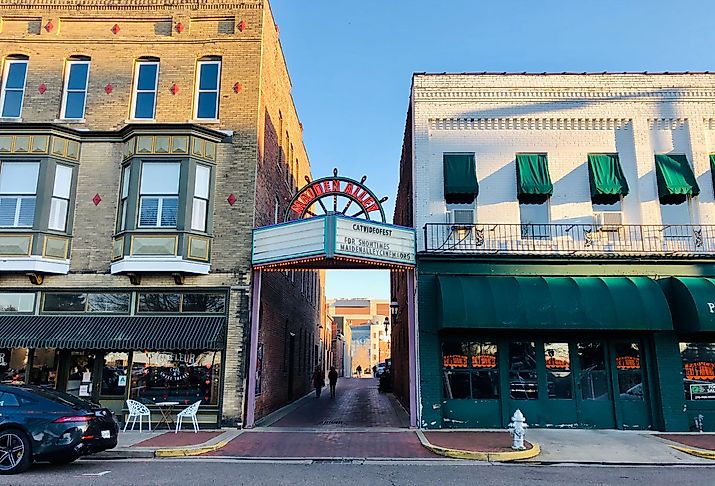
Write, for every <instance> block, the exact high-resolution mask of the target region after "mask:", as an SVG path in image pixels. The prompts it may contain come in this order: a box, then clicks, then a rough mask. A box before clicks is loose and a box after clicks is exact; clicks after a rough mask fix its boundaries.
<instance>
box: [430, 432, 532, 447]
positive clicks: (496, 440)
mask: <svg viewBox="0 0 715 486" xmlns="http://www.w3.org/2000/svg"><path fill="white" fill-rule="evenodd" d="M423 433H424V436H425V438H426V439H427V440H428V441H429V442H430V444H432V445H434V446H438V447H444V448H447V449H458V450H461V451H470V452H511V451H512V448H511V444H512V440H511V435H510V434H509V432H477V431H475V432H428V431H424V432H423ZM524 445H525V446H526V448H527V449H531V447H532V446H531V444H529V443H528V442H526V441H524Z"/></svg>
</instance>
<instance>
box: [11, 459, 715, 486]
mask: <svg viewBox="0 0 715 486" xmlns="http://www.w3.org/2000/svg"><path fill="white" fill-rule="evenodd" d="M711 480H712V468H709V467H664V466H656V467H601V466H584V465H579V466H527V465H520V464H511V465H505V464H503V465H494V464H470V463H455V462H451V463H450V464H440V463H438V462H435V463H417V462H399V463H396V464H385V463H384V462H383V463H376V462H371V463H365V464H340V463H323V462H312V461H306V462H305V463H299V464H296V463H279V462H270V463H255V462H253V463H251V462H242V461H234V460H205V459H204V460H192V459H182V460H166V459H165V460H148V461H96V460H94V461H93V460H81V461H78V462H76V463H74V464H71V465H69V466H62V467H59V466H51V465H47V464H38V465H35V466H34V467H33V468H32V469H30V470H29V471H28V472H27V473H25V474H23V475H20V476H5V477H0V484H2V485H6V484H7V485H42V486H46V485H54V484H77V485H85V484H87V485H89V484H91V485H93V486H101V485H112V486H120V485H136V484H147V485H182V484H190V485H196V484H212V485H215V486H217V485H223V484H231V485H241V484H250V485H261V484H271V485H281V484H291V485H299V484H310V485H316V484H332V485H340V484H350V485H356V486H358V485H366V486H377V485H382V484H391V485H396V484H409V485H413V484H474V483H478V484H487V485H531V484H540V485H543V484H549V485H561V484H563V485H573V484H580V485H613V484H650V485H660V484H673V483H679V484H709V483H711Z"/></svg>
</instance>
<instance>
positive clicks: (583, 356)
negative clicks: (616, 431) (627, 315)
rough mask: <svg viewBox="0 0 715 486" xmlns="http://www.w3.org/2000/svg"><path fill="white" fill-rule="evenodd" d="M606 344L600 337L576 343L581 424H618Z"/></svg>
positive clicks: (596, 425) (612, 426)
mask: <svg viewBox="0 0 715 486" xmlns="http://www.w3.org/2000/svg"><path fill="white" fill-rule="evenodd" d="M606 351H607V350H606V346H605V345H604V343H603V342H601V341H593V342H578V343H576V360H575V365H576V369H575V372H576V376H577V380H576V388H577V390H576V406H577V411H578V418H579V426H581V427H591V428H599V429H610V428H614V427H615V426H616V422H615V414H614V408H613V397H612V392H611V380H610V378H609V376H610V367H608V366H607V363H608V360H607V359H606Z"/></svg>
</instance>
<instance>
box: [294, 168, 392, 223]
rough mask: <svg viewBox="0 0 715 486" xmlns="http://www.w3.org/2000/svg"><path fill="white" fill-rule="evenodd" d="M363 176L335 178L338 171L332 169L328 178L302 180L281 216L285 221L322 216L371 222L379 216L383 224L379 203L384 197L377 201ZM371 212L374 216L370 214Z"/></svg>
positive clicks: (380, 204) (383, 219) (383, 216)
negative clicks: (337, 215)
mask: <svg viewBox="0 0 715 486" xmlns="http://www.w3.org/2000/svg"><path fill="white" fill-rule="evenodd" d="M366 179H367V177H366V176H363V177H362V179H360V180H359V181H356V180H354V179H349V178H347V177H342V176H338V170H337V169H333V176H332V177H325V178H323V179H317V180H315V181H312V182H311V181H310V179H309V178H308V177H306V179H305V180H306V182H307V183H308V184H307V185H305V186H304V187H303V188H302V189H301V190H300V191H298V193H297V194H296V195H295V197H293V199H292V200H291V202H290V204H289V205H288V209H287V210H286V214H285V221H290V220H291V219H296V218H298V219H303V218H312V217H314V216H322V215H324V214H343V215H345V216H349V217H351V218H364V219H368V220H370V219H372V216H379V218H380V221H382V222H383V223H384V222H385V211H384V210H383V209H382V203H383V202H385V201H386V200H387V197H383V198H382V199H378V198H377V196H375V194H374V193H373V192H372V191H371V190H370V189H368V188H367V186H365V184H364V183H365V180H366ZM373 213H374V214H373Z"/></svg>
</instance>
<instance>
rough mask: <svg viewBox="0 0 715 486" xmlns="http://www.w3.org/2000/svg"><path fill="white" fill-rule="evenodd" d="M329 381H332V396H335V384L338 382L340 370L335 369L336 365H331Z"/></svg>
mask: <svg viewBox="0 0 715 486" xmlns="http://www.w3.org/2000/svg"><path fill="white" fill-rule="evenodd" d="M328 382H329V383H330V398H335V385H336V384H337V383H338V372H337V371H335V366H331V367H330V371H329V372H328Z"/></svg>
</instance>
